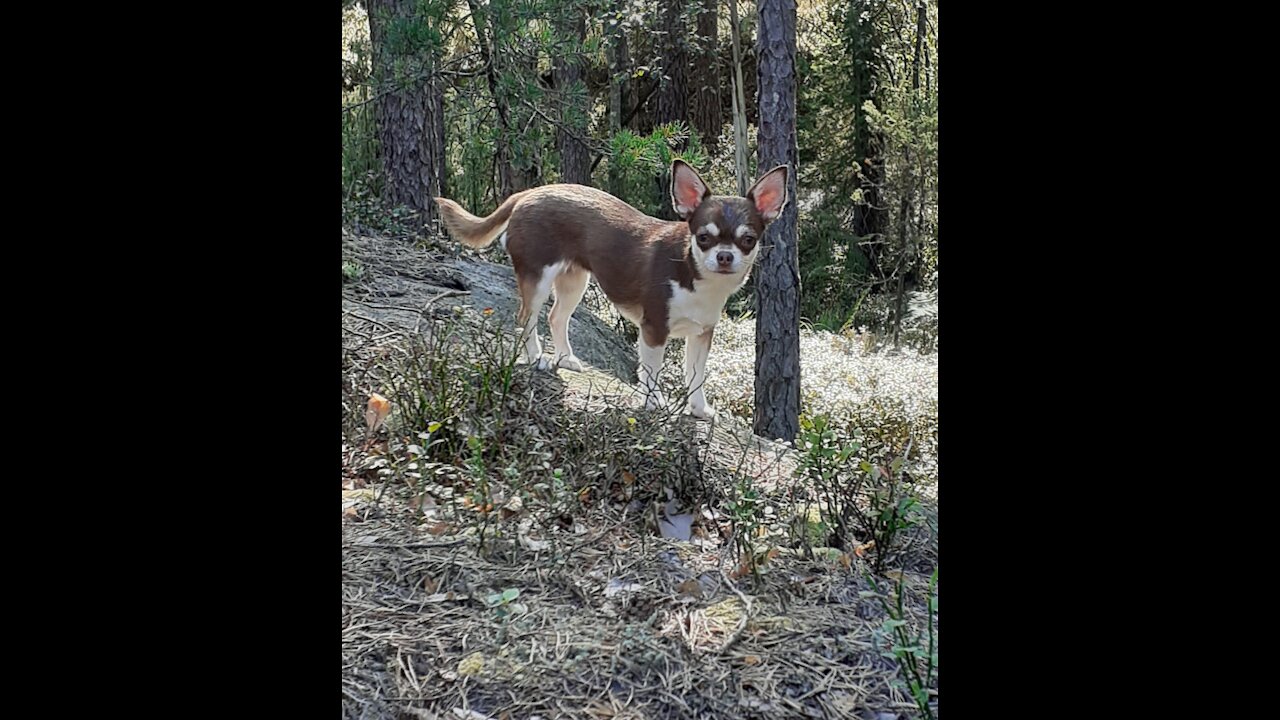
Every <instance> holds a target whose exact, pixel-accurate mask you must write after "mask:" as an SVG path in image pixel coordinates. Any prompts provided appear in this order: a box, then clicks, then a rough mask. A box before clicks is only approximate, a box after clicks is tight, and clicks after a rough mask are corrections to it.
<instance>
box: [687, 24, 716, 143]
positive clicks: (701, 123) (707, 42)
mask: <svg viewBox="0 0 1280 720" xmlns="http://www.w3.org/2000/svg"><path fill="white" fill-rule="evenodd" d="M718 15H719V13H718V11H717V0H702V7H701V10H700V12H699V13H698V29H697V37H698V45H697V48H696V49H695V50H694V52H693V53H691V56H692V57H691V60H692V65H691V66H690V70H691V72H690V76H691V77H692V80H693V126H694V127H695V128H697V130H698V137H699V138H700V139H701V140H702V144H703V145H704V146H705V147H706V148H707V149H709V150H715V148H716V145H717V144H718V143H719V141H720V52H719V50H720V33H719V18H718Z"/></svg>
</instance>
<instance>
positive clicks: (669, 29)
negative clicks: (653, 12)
mask: <svg viewBox="0 0 1280 720" xmlns="http://www.w3.org/2000/svg"><path fill="white" fill-rule="evenodd" d="M661 1H662V31H663V35H662V48H663V53H662V74H663V75H664V77H663V78H662V86H661V87H659V88H658V111H657V117H655V118H654V120H655V122H656V123H657V124H659V125H661V124H662V123H669V122H676V121H681V122H684V121H686V120H687V118H688V115H689V79H688V67H689V51H688V42H686V40H685V26H684V24H683V23H682V22H681V20H680V11H681V10H682V9H683V8H684V3H683V2H681V0H661Z"/></svg>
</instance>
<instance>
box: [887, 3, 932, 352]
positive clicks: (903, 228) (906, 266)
mask: <svg viewBox="0 0 1280 720" xmlns="http://www.w3.org/2000/svg"><path fill="white" fill-rule="evenodd" d="M924 30H925V27H924V3H923V2H921V3H920V4H919V5H917V6H916V52H915V57H914V58H913V59H912V63H911V91H912V94H911V103H912V104H913V105H914V104H915V103H917V102H918V97H919V94H920V54H921V51H922V50H923V48H924ZM913 111H914V109H913ZM902 167H903V169H904V171H905V172H906V175H907V181H906V182H905V183H904V184H903V193H902V199H901V200H900V201H899V204H898V243H899V245H898V248H899V253H900V255H899V261H898V263H897V267H896V268H895V272H896V273H897V275H898V288H897V290H898V297H897V309H896V311H895V312H894V315H893V346H894V347H895V348H896V347H898V346H899V336H900V334H901V333H902V315H903V313H904V312H905V311H906V293H907V290H908V287H907V286H908V280H911V283H910V284H911V285H912V286H914V285H915V268H916V265H917V263H918V260H919V258H918V257H917V253H918V252H919V251H918V245H919V244H918V243H913V242H912V237H911V206H912V204H913V202H914V201H915V194H916V181H915V168H914V167H913V166H912V164H911V144H910V143H906V144H904V145H903V147H902Z"/></svg>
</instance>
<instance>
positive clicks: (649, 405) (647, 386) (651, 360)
mask: <svg viewBox="0 0 1280 720" xmlns="http://www.w3.org/2000/svg"><path fill="white" fill-rule="evenodd" d="M666 350H667V342H666V339H665V338H664V339H663V340H662V341H661V342H660V343H659V344H657V345H650V344H649V343H648V341H647V339H646V338H645V333H644V332H643V331H642V332H641V333H640V369H639V372H638V373H637V374H638V375H639V376H640V388H641V389H642V390H644V407H645V409H646V410H654V409H658V408H663V407H666V405H667V400H666V398H664V397H663V396H662V392H661V391H659V390H658V373H659V372H661V370H662V358H663V357H664V356H665V355H666Z"/></svg>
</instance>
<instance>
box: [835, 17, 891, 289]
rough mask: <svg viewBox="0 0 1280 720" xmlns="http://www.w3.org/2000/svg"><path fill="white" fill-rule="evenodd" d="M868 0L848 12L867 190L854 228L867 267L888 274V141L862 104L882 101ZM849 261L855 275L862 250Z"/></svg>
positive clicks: (858, 148)
mask: <svg viewBox="0 0 1280 720" xmlns="http://www.w3.org/2000/svg"><path fill="white" fill-rule="evenodd" d="M873 9H874V8H872V7H871V2H869V0H854V2H852V3H851V4H850V7H849V8H848V10H847V15H846V20H845V22H846V27H845V33H846V34H847V37H846V42H847V43H848V47H849V51H850V55H851V56H852V60H853V67H852V73H851V80H852V83H853V98H852V99H853V108H852V109H853V141H854V143H853V144H854V162H856V163H858V168H859V169H860V171H861V174H860V175H859V183H858V186H859V188H860V189H861V190H862V202H860V203H858V204H856V205H854V207H853V223H852V225H853V227H852V230H853V233H854V235H857V236H858V237H859V238H860V240H859V244H860V246H861V248H862V251H863V254H864V255H865V257H866V260H867V264H868V269H869V270H870V273H871V276H872V277H873V278H881V279H883V278H884V277H885V273H884V269H883V268H881V267H880V265H881V257H882V255H883V252H882V246H883V244H884V240H885V226H886V224H887V222H886V218H885V207H884V203H883V200H882V197H881V186H882V185H883V184H884V159H883V158H882V157H881V148H882V147H883V142H882V139H881V137H880V134H879V133H878V132H876V131H875V130H874V129H873V128H872V127H871V124H870V123H869V122H868V120H867V113H866V111H865V110H864V109H863V105H864V104H865V103H867V102H872V103H876V104H877V106H878V104H879V102H878V101H879V98H878V97H877V96H878V94H879V93H878V87H877V79H878V78H877V73H878V72H879V65H878V63H879V60H878V59H877V54H878V50H879V44H880V38H879V35H878V34H877V33H876V28H875V17H873V16H871V15H870V11H871V10H873ZM846 258H847V259H846V261H845V263H846V264H845V272H846V275H851V274H852V271H853V270H854V268H855V267H856V261H857V254H856V253H848V254H847V255H846Z"/></svg>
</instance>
